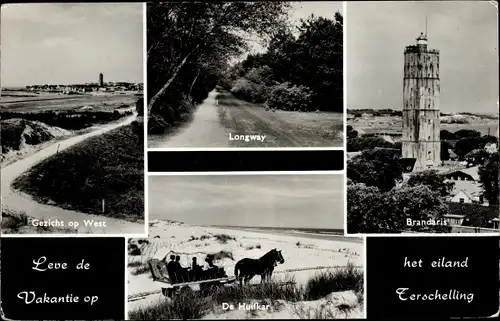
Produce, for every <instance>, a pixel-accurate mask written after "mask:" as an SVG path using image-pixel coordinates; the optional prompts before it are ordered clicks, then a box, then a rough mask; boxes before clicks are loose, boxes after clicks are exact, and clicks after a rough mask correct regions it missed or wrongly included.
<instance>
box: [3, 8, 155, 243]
mask: <svg viewBox="0 0 500 321" xmlns="http://www.w3.org/2000/svg"><path fill="white" fill-rule="evenodd" d="M144 13H145V8H144V5H143V4H141V3H113V4H111V3H109V4H105V3H76V4H69V3H45V4H38V3H29V4H7V5H2V8H1V45H2V52H1V97H0V117H1V141H2V158H1V167H2V168H1V171H2V172H1V180H2V181H1V184H2V188H1V196H2V223H1V229H2V233H4V234H46V233H50V234H54V233H55V234H73V233H85V234H88V233H92V234H131V235H140V234H144V233H145V229H146V226H145V223H144V213H145V211H144V207H145V203H144V181H145V180H144V177H145V175H144V150H145V147H144V136H145V135H144V133H145V130H144V127H145V126H144V112H143V110H144V95H143V78H144V76H143V73H144V59H143V54H144V37H143V33H144V28H143V23H144V21H143V17H144Z"/></svg>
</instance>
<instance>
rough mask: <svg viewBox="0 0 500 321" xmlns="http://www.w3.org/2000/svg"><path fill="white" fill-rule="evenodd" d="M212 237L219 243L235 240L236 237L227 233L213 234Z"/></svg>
mask: <svg viewBox="0 0 500 321" xmlns="http://www.w3.org/2000/svg"><path fill="white" fill-rule="evenodd" d="M214 237H215V239H216V240H217V241H218V242H219V243H221V244H226V243H227V241H236V238H234V237H232V236H230V235H227V234H215V235H214Z"/></svg>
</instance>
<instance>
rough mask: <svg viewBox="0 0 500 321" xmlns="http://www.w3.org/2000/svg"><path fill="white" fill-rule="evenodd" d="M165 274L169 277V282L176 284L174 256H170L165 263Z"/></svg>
mask: <svg viewBox="0 0 500 321" xmlns="http://www.w3.org/2000/svg"><path fill="white" fill-rule="evenodd" d="M167 272H168V275H169V277H170V281H172V284H173V283H177V275H176V273H175V272H176V266H175V255H170V262H168V263H167Z"/></svg>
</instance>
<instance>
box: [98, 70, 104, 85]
mask: <svg viewBox="0 0 500 321" xmlns="http://www.w3.org/2000/svg"><path fill="white" fill-rule="evenodd" d="M99 87H104V75H103V74H102V73H99Z"/></svg>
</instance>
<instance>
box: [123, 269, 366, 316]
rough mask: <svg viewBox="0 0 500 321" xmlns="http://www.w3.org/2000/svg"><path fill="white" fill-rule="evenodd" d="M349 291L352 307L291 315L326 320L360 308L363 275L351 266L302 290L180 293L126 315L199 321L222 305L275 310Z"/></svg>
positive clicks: (298, 310)
mask: <svg viewBox="0 0 500 321" xmlns="http://www.w3.org/2000/svg"><path fill="white" fill-rule="evenodd" d="M348 290H352V291H354V292H355V293H356V294H357V297H358V302H357V304H356V306H350V305H347V304H340V305H335V304H334V303H333V302H331V304H328V302H327V304H323V305H320V306H318V307H317V308H316V309H314V310H312V311H311V310H307V309H305V308H303V307H300V305H295V306H294V309H293V310H294V311H293V313H294V314H295V315H296V316H297V317H298V318H303V319H308V318H316V319H328V318H332V317H333V316H335V315H337V314H338V312H337V311H341V312H344V313H345V314H346V316H347V315H348V314H349V312H350V311H351V310H353V309H355V308H357V307H358V306H359V305H360V304H362V302H363V299H362V295H363V271H362V270H360V269H359V268H356V267H355V266H354V265H353V264H348V265H347V266H346V267H344V268H341V269H335V270H333V271H324V272H321V273H317V274H315V275H314V276H312V277H311V278H310V279H309V280H308V282H307V283H306V284H305V286H298V285H296V284H295V282H294V280H293V279H288V280H285V282H284V283H283V284H281V285H280V284H277V283H274V282H271V283H268V284H258V285H252V286H244V287H239V286H232V287H222V288H218V289H215V290H213V291H210V292H209V293H207V292H205V293H203V292H201V291H198V292H188V291H186V292H181V293H179V294H178V295H175V296H174V297H173V299H172V300H171V301H164V302H158V303H156V304H154V305H151V306H148V307H143V308H139V309H136V310H133V311H130V312H129V319H130V320H169V319H184V320H185V319H200V318H202V317H204V316H206V315H208V314H210V313H213V312H215V311H217V310H218V309H219V310H220V307H221V305H222V303H229V304H231V303H232V304H235V305H237V304H239V303H250V302H255V301H257V302H261V303H263V304H269V305H271V306H272V307H273V309H274V310H278V309H279V308H280V306H282V305H283V302H291V303H297V302H300V301H313V300H318V299H322V298H325V297H327V296H328V295H329V294H330V293H333V292H340V291H348Z"/></svg>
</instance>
